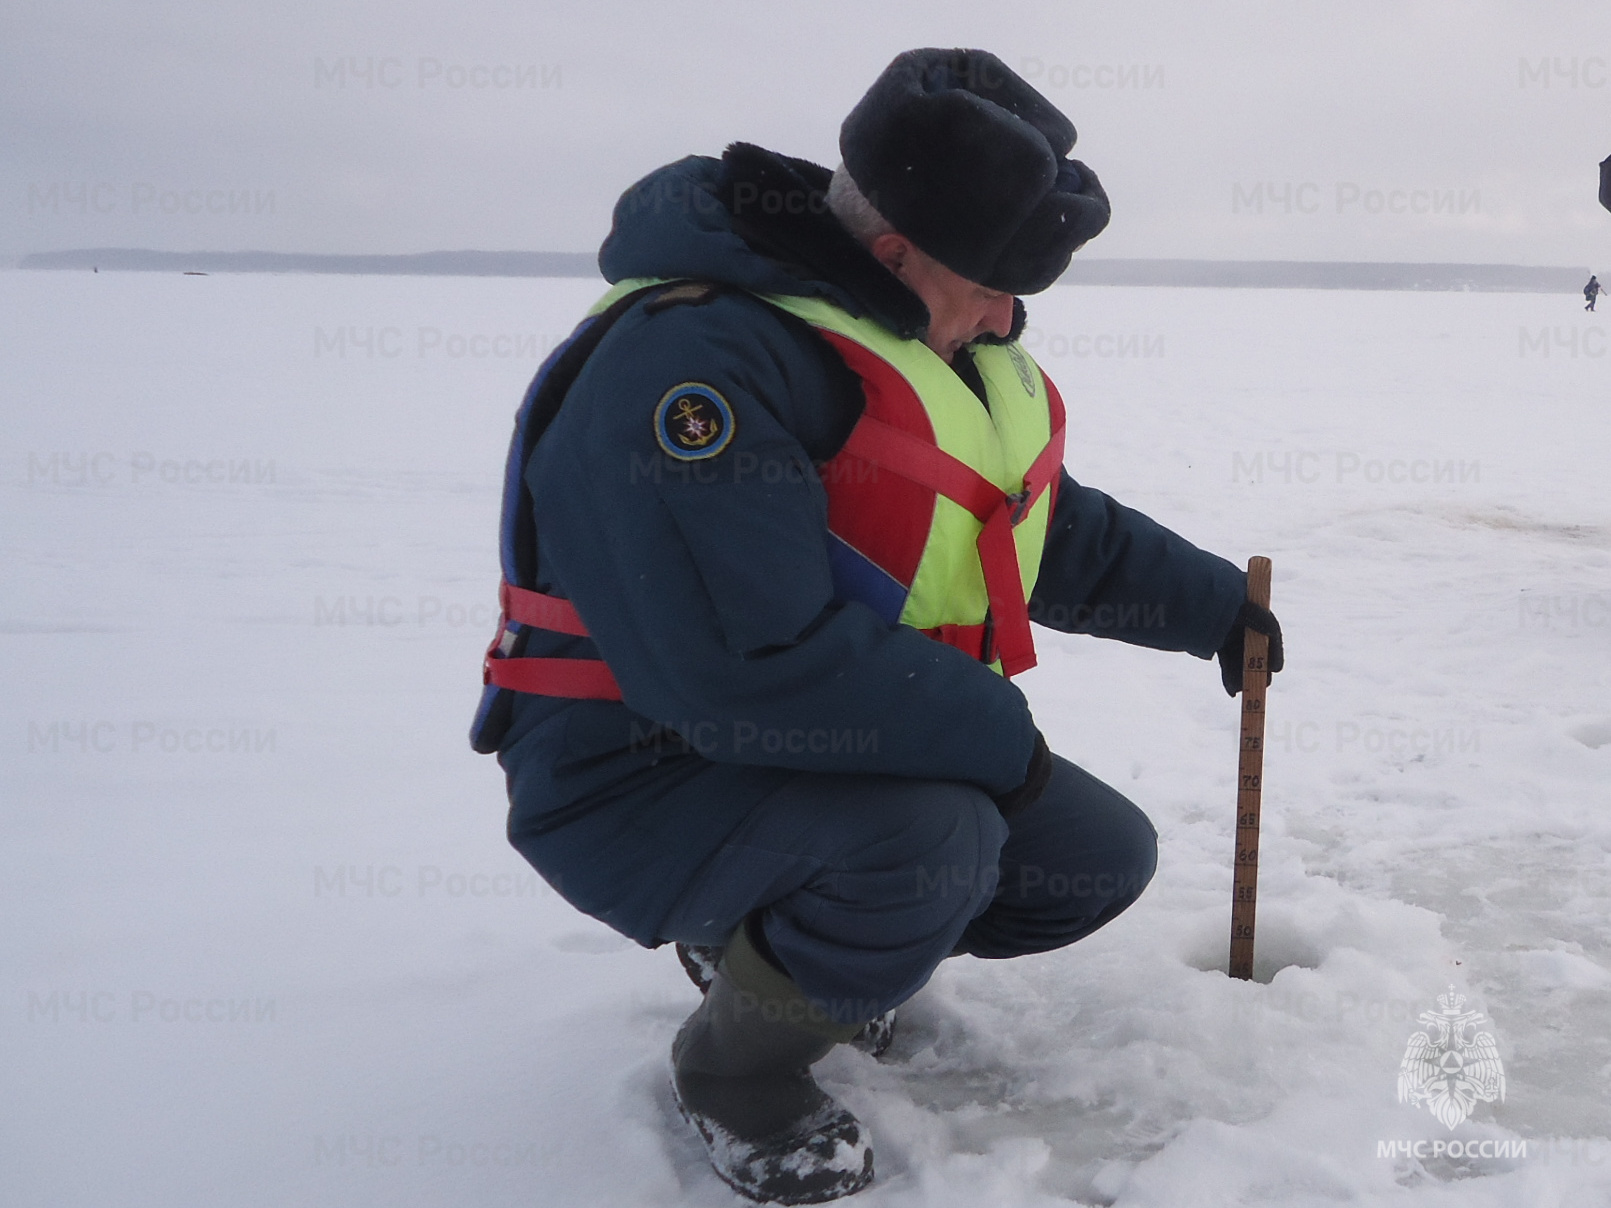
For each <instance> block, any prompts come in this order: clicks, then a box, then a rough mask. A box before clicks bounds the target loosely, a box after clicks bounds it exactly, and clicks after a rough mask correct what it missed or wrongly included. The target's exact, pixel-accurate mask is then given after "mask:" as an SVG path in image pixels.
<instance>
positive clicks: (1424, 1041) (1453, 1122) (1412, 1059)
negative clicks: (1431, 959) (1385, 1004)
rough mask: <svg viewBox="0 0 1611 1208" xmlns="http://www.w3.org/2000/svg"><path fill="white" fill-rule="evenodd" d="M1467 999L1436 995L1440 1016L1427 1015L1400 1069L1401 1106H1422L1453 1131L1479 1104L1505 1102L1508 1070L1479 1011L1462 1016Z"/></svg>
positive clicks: (1451, 991) (1422, 1017) (1412, 1037)
mask: <svg viewBox="0 0 1611 1208" xmlns="http://www.w3.org/2000/svg"><path fill="white" fill-rule="evenodd" d="M1465 1001H1466V1000H1465V996H1464V995H1463V994H1459V993H1456V991H1455V988H1454V987H1453V986H1450V987H1449V992H1448V993H1447V994H1439V995H1438V1006H1439V1008H1440V1009H1439V1010H1437V1011H1423V1012H1421V1015H1420V1017H1419V1022H1421V1023H1422V1024H1425V1025H1426V1030H1425V1031H1424V1032H1413V1033H1411V1034H1410V1042H1409V1044H1408V1045H1407V1046H1406V1047H1405V1049H1404V1060H1403V1061H1402V1062H1400V1063H1399V1067H1398V1101H1399V1102H1400V1103H1413V1104H1415V1106H1416V1107H1420V1106H1421V1105H1422V1104H1425V1105H1426V1109H1427V1110H1428V1111H1429V1112H1431V1113H1432V1114H1433V1115H1434V1116H1436V1117H1437V1118H1438V1119H1439V1120H1440V1121H1442V1122H1443V1124H1444V1125H1445V1126H1446V1127H1447V1128H1448V1129H1449V1130H1450V1131H1451V1132H1452V1131H1453V1130H1454V1129H1455V1127H1456V1126H1457V1125H1459V1124H1460V1123H1461V1121H1463V1120H1465V1119H1466V1117H1468V1116H1469V1115H1471V1112H1472V1109H1473V1108H1475V1107H1476V1106H1477V1104H1479V1103H1494V1102H1496V1101H1497V1102H1499V1103H1503V1102H1504V1101H1505V1067H1504V1066H1503V1065H1502V1064H1501V1063H1500V1060H1499V1047H1498V1045H1497V1044H1495V1043H1494V1034H1493V1033H1492V1032H1479V1031H1477V1025H1478V1024H1480V1023H1484V1022H1486V1021H1487V1017H1486V1016H1485V1015H1483V1014H1482V1012H1480V1011H1462V1010H1461V1007H1462V1006H1464V1005H1465Z"/></svg>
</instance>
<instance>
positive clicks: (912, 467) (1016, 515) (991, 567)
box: [845, 415, 1065, 675]
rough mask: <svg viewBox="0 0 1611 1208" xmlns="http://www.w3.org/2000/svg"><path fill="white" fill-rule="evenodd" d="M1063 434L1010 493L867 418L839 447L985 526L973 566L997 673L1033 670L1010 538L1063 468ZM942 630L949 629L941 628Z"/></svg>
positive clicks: (1056, 433) (1015, 555) (1057, 432)
mask: <svg viewBox="0 0 1611 1208" xmlns="http://www.w3.org/2000/svg"><path fill="white" fill-rule="evenodd" d="M1057 418H1058V419H1061V417H1057ZM1064 432H1065V426H1064V424H1062V423H1061V422H1059V423H1058V424H1057V427H1056V430H1055V431H1054V432H1053V433H1052V436H1051V439H1050V440H1048V441H1047V442H1046V447H1045V448H1044V449H1042V450H1041V451H1040V454H1039V455H1038V456H1037V457H1036V458H1035V461H1034V463H1033V464H1032V465H1031V466H1030V468H1029V472H1028V473H1027V474H1025V475H1024V489H1023V490H1022V491H1020V492H1017V493H1015V494H1012V495H1008V494H1006V493H1005V492H1003V491H1002V489H1001V488H1000V487H998V486H996V484H995V483H993V482H991V481H990V480H989V479H988V478H986V477H984V475H982V474H980V473H979V472H978V471H977V470H975V469H973V468H972V467H971V466H969V465H967V464H966V463H965V462H962V461H959V460H958V459H956V458H955V457H952V456H951V455H950V454H949V453H947V452H946V451H945V450H944V449H941V448H940V447H939V446H938V445H936V444H933V443H931V442H930V441H926V440H924V439H922V438H921V437H919V436H914V435H913V434H912V433H910V432H904V431H902V430H901V429H899V428H895V427H892V426H890V425H889V424H886V423H884V422H882V421H881V420H877V419H874V418H873V417H872V416H870V415H863V416H862V417H861V420H860V421H859V422H858V423H857V424H856V426H855V428H854V429H852V430H851V433H850V439H849V440H847V441H846V442H845V449H846V450H847V451H849V452H850V453H851V454H852V455H853V456H856V457H860V458H862V459H863V460H865V461H870V462H873V463H874V464H876V465H881V466H883V467H884V468H885V469H887V470H889V471H891V472H892V473H895V474H899V475H900V476H901V477H902V478H906V479H909V480H911V481H912V482H916V483H918V484H920V485H922V486H925V487H927V488H928V489H929V490H931V491H934V492H936V493H937V494H940V495H944V496H945V497H946V498H947V499H949V500H950V501H951V502H952V503H955V504H957V505H958V506H959V507H963V508H966V509H967V510H968V512H969V513H970V514H972V516H973V517H974V519H976V520H978V521H980V522H981V523H982V524H983V525H984V528H983V529H982V530H981V531H980V533H979V563H980V565H981V566H982V567H983V568H984V581H985V593H986V595H987V596H988V597H989V600H990V616H991V619H992V621H993V622H994V626H995V635H994V636H995V643H996V647H997V650H998V652H999V654H1000V656H1001V669H1002V670H1003V671H1005V672H1006V673H1007V674H1008V675H1017V674H1018V673H1019V672H1021V671H1027V670H1029V668H1031V667H1033V666H1034V665H1035V643H1034V639H1033V638H1032V637H1031V636H1030V632H1029V609H1028V606H1027V605H1026V603H1025V600H1024V585H1023V578H1022V576H1021V575H1020V573H1019V568H1018V547H1017V546H1016V545H1015V544H1014V543H1013V539H1012V530H1013V525H1014V524H1016V523H1017V522H1018V521H1020V520H1022V519H1023V518H1024V517H1025V516H1026V515H1028V513H1029V509H1030V508H1032V507H1034V506H1035V502H1036V500H1038V499H1039V498H1040V497H1041V495H1042V494H1044V493H1045V491H1046V489H1047V488H1048V487H1049V486H1051V484H1052V483H1054V482H1056V481H1057V473H1058V470H1059V469H1061V467H1062V465H1063V440H1064ZM946 628H953V627H951V626H942V629H946ZM956 628H962V627H956ZM941 640H942V641H943V640H944V639H943V638H942V639H941ZM950 644H952V643H949V642H948V643H947V645H950Z"/></svg>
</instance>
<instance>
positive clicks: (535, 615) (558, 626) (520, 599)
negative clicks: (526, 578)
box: [498, 583, 588, 638]
mask: <svg viewBox="0 0 1611 1208" xmlns="http://www.w3.org/2000/svg"><path fill="white" fill-rule="evenodd" d="M498 607H499V608H501V609H502V610H503V615H504V616H506V617H508V618H509V619H510V620H511V621H518V622H519V623H520V624H522V625H535V626H536V627H537V628H538V629H552V630H553V631H554V632H555V633H568V634H570V635H571V636H572V637H578V638H585V637H587V636H588V634H587V626H586V625H584V624H582V618H581V616H580V615H579V614H578V613H577V611H576V605H574V604H572V603H571V602H570V601H569V600H562V599H560V598H559V597H558V596H545V595H544V594H543V593H542V592H540V591H528V590H526V589H525V588H524V587H516V586H514V585H513V584H511V583H499V584H498Z"/></svg>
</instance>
